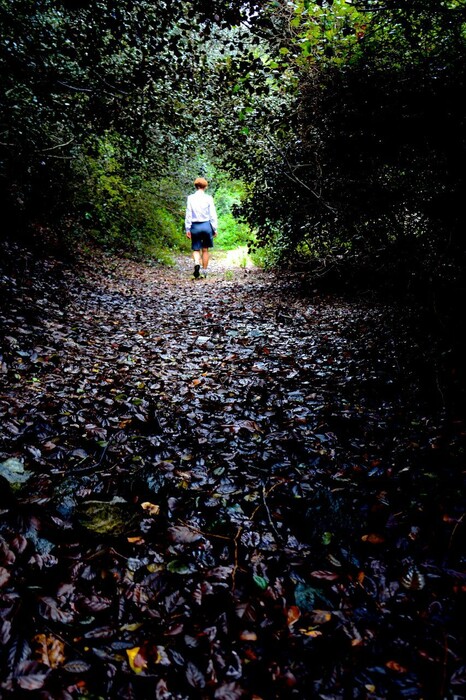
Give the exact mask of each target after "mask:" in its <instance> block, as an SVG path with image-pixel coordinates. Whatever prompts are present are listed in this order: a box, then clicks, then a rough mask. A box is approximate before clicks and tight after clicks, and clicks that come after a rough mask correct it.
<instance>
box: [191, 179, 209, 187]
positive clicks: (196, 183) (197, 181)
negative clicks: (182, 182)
mask: <svg viewBox="0 0 466 700" xmlns="http://www.w3.org/2000/svg"><path fill="white" fill-rule="evenodd" d="M208 184H209V183H208V182H207V180H206V179H205V178H203V177H197V178H196V179H195V180H194V187H195V188H196V189H197V190H205V188H206V187H207V185H208Z"/></svg>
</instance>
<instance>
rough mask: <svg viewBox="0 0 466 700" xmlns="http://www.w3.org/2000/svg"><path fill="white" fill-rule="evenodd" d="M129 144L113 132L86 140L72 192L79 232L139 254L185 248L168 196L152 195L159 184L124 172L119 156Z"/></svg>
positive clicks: (117, 248)
mask: <svg viewBox="0 0 466 700" xmlns="http://www.w3.org/2000/svg"><path fill="white" fill-rule="evenodd" d="M128 149H129V145H128V144H127V143H125V142H124V140H122V139H121V137H118V136H116V135H115V134H113V135H110V134H107V135H106V136H105V137H103V138H99V139H96V140H93V141H91V142H90V143H89V148H88V152H87V154H86V155H83V157H82V158H81V160H80V162H79V173H78V174H79V176H80V178H81V180H82V186H81V188H80V189H79V190H78V192H77V208H78V209H79V210H80V212H81V220H80V222H79V224H80V228H81V231H83V232H87V233H88V234H89V235H91V236H92V237H93V238H94V239H95V240H96V242H97V243H99V244H100V245H102V246H103V247H105V248H108V249H110V250H127V251H134V252H137V253H139V254H143V253H148V252H152V253H154V254H155V255H156V256H159V255H160V253H159V254H157V251H161V250H163V249H166V248H171V249H179V248H182V247H184V246H185V241H184V238H183V237H182V234H181V231H180V226H179V217H178V211H176V210H170V209H169V208H168V207H169V201H170V200H169V195H168V193H167V192H165V194H164V195H163V196H160V195H159V196H158V192H160V188H161V186H162V185H163V183H157V184H158V185H159V186H158V188H157V187H156V186H155V184H154V183H153V182H151V181H148V180H144V179H142V178H141V177H140V176H139V175H137V174H133V175H130V174H128V172H127V171H126V170H125V168H124V166H123V164H122V160H123V157H124V154H125V153H126V152H127V150H128Z"/></svg>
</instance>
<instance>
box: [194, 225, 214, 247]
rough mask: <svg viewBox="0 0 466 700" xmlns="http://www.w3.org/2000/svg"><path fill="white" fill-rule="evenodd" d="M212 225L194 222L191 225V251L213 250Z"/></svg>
mask: <svg viewBox="0 0 466 700" xmlns="http://www.w3.org/2000/svg"><path fill="white" fill-rule="evenodd" d="M213 233H214V232H213V229H212V224H211V223H210V221H194V222H193V223H192V224H191V250H201V248H213V247H214V236H213Z"/></svg>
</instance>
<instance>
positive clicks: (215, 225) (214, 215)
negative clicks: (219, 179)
mask: <svg viewBox="0 0 466 700" xmlns="http://www.w3.org/2000/svg"><path fill="white" fill-rule="evenodd" d="M209 213H210V219H209V220H210V224H211V226H212V228H213V230H214V236H216V235H217V228H218V218H217V210H216V209H215V203H214V200H213V198H212V197H211V198H210V206H209Z"/></svg>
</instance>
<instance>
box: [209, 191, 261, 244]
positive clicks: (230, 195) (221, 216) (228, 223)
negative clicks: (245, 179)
mask: <svg viewBox="0 0 466 700" xmlns="http://www.w3.org/2000/svg"><path fill="white" fill-rule="evenodd" d="M244 196H245V188H244V185H243V184H242V183H241V182H239V181H237V180H236V181H227V180H225V181H224V182H223V183H222V184H221V185H220V186H219V187H218V188H217V190H216V191H215V206H216V208H217V213H218V221H219V231H220V235H219V238H218V239H217V241H216V246H217V247H218V248H220V249H223V250H230V249H232V248H238V247H240V246H244V245H247V243H248V242H249V241H250V240H251V238H252V237H253V236H252V233H251V230H250V228H249V226H248V225H247V224H246V223H245V222H243V221H240V220H239V219H238V218H237V217H236V216H235V215H234V211H235V208H237V207H238V206H239V205H240V204H241V201H242V199H243V197H244Z"/></svg>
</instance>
